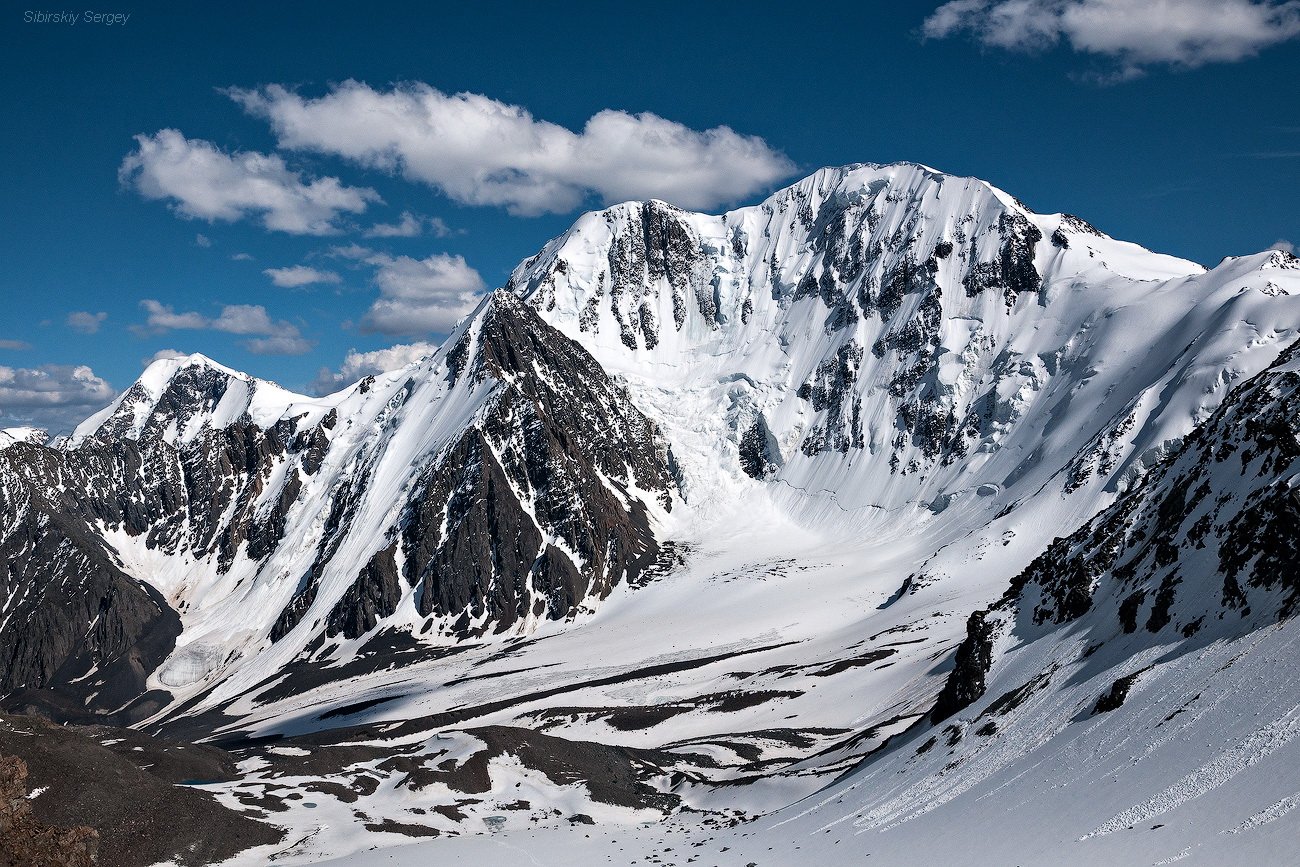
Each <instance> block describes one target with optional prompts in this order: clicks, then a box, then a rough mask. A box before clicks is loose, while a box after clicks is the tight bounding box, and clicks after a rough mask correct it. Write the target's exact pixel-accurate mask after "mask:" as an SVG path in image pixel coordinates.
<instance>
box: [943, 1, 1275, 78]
mask: <svg viewBox="0 0 1300 867" xmlns="http://www.w3.org/2000/svg"><path fill="white" fill-rule="evenodd" d="M922 33H923V34H924V35H925V36H926V37H928V38H934V39H942V38H945V37H949V36H953V35H955V34H958V33H968V34H970V35H971V36H972V37H974V38H975V39H976V40H977V41H979V42H981V43H983V44H984V45H988V46H990V47H995V48H1004V49H1007V50H1010V51H1037V50H1043V49H1048V48H1051V47H1053V46H1056V45H1058V44H1060V43H1062V42H1066V43H1068V44H1069V45H1070V46H1071V47H1072V48H1073V49H1074V50H1076V51H1079V52H1083V53H1086V54H1094V55H1099V56H1103V57H1107V58H1112V59H1114V60H1115V61H1117V62H1118V64H1119V68H1118V70H1117V72H1116V75H1117V76H1119V77H1133V76H1136V75H1140V74H1141V73H1142V70H1143V68H1144V67H1147V66H1152V65H1159V64H1165V65H1171V66H1176V67H1184V68H1190V67H1196V66H1203V65H1204V64H1207V63H1231V62H1234V61H1239V60H1243V59H1245V58H1247V57H1252V56H1254V55H1255V54H1258V53H1259V52H1260V51H1261V50H1262V49H1265V48H1268V47H1269V46H1272V45H1277V44H1278V43H1281V42H1286V41H1287V40H1290V39H1293V38H1295V37H1297V36H1300V0H1285V2H1277V0H952V2H949V3H945V4H943V5H942V6H940V7H939V8H938V9H936V10H935V11H934V12H933V13H932V14H931V15H930V17H929V18H927V19H926V20H925V23H924V24H923V25H922Z"/></svg>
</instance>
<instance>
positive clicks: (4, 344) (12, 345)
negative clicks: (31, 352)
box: [0, 338, 32, 350]
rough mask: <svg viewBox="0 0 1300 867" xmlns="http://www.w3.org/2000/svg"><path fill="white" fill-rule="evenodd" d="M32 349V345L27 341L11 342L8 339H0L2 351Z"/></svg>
mask: <svg viewBox="0 0 1300 867" xmlns="http://www.w3.org/2000/svg"><path fill="white" fill-rule="evenodd" d="M31 348H32V345H31V344H30V343H28V342H27V341H26V340H10V339H8V338H3V339H0V349H13V350H22V349H31Z"/></svg>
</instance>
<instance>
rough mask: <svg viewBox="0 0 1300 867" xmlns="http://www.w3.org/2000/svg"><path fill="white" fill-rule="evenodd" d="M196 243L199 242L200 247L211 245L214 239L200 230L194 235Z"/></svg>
mask: <svg viewBox="0 0 1300 867" xmlns="http://www.w3.org/2000/svg"><path fill="white" fill-rule="evenodd" d="M194 243H195V244H198V245H199V246H200V247H211V246H212V239H211V238H209V237H208V236H207V235H205V234H203V233H202V232H199V233H198V234H197V235H195V236H194Z"/></svg>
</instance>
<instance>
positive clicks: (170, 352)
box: [140, 349, 189, 367]
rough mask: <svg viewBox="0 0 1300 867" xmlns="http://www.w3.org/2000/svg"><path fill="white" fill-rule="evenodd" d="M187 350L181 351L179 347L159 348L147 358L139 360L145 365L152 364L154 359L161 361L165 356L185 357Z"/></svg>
mask: <svg viewBox="0 0 1300 867" xmlns="http://www.w3.org/2000/svg"><path fill="white" fill-rule="evenodd" d="M187 355H189V353H188V352H181V351H180V350H179V349H160V350H158V351H157V352H155V353H154V354H153V355H151V356H149V357H148V358H144V359H141V360H140V363H141V364H143V365H144V366H145V367H148V366H149V365H151V364H153V363H154V362H155V361H162V360H163V359H165V358H185V357H186V356H187Z"/></svg>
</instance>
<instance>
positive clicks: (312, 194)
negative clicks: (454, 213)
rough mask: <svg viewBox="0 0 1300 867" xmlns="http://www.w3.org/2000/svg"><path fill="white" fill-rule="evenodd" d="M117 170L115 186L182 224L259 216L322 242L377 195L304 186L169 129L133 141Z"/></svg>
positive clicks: (277, 167) (263, 163)
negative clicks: (156, 202)
mask: <svg viewBox="0 0 1300 867" xmlns="http://www.w3.org/2000/svg"><path fill="white" fill-rule="evenodd" d="M135 142H136V149H135V150H134V151H132V152H131V153H129V154H127V156H126V158H125V159H123V160H122V165H121V166H120V167H119V168H118V179H119V180H120V181H121V183H122V184H123V185H124V186H126V187H128V188H130V189H134V190H135V191H136V192H138V193H139V194H140V195H142V196H144V197H145V198H147V199H166V200H168V201H170V202H171V204H172V208H173V209H174V210H175V211H176V212H177V213H178V214H180V215H181V216H184V217H189V218H193V219H200V220H207V221H208V222H215V221H224V222H232V221H235V220H238V219H241V218H244V217H252V216H258V217H260V218H261V221H262V224H263V225H264V226H265V227H266V228H267V229H272V230H275V231H280V232H288V233H289V234H294V235H329V234H334V233H336V232H337V231H338V230H339V229H338V226H337V225H336V221H337V220H338V219H339V217H340V215H341V214H345V213H348V214H359V213H361V212H363V211H364V210H365V209H366V207H367V206H368V205H369V204H370V203H371V202H378V201H380V198H379V194H378V193H376V192H375V191H374V190H371V189H368V188H364V187H349V186H345V185H344V184H343V183H342V182H341V181H339V179H338V178H331V177H324V178H316V179H314V180H309V181H305V180H303V177H302V175H301V174H299V173H298V172H295V171H291V170H290V169H289V168H288V167H287V166H286V165H285V163H284V160H283V159H282V158H281V157H279V156H278V155H275V154H260V153H256V152H252V151H249V152H245V153H235V154H227V153H225V152H223V151H221V150H220V149H218V148H217V147H216V146H215V145H213V144H212V143H211V142H207V141H203V140H201V139H187V138H186V137H185V136H184V135H182V134H181V133H180V132H178V131H177V130H174V129H164V130H160V131H159V132H157V133H154V134H153V135H151V136H150V135H137V136H136V137H135Z"/></svg>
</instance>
